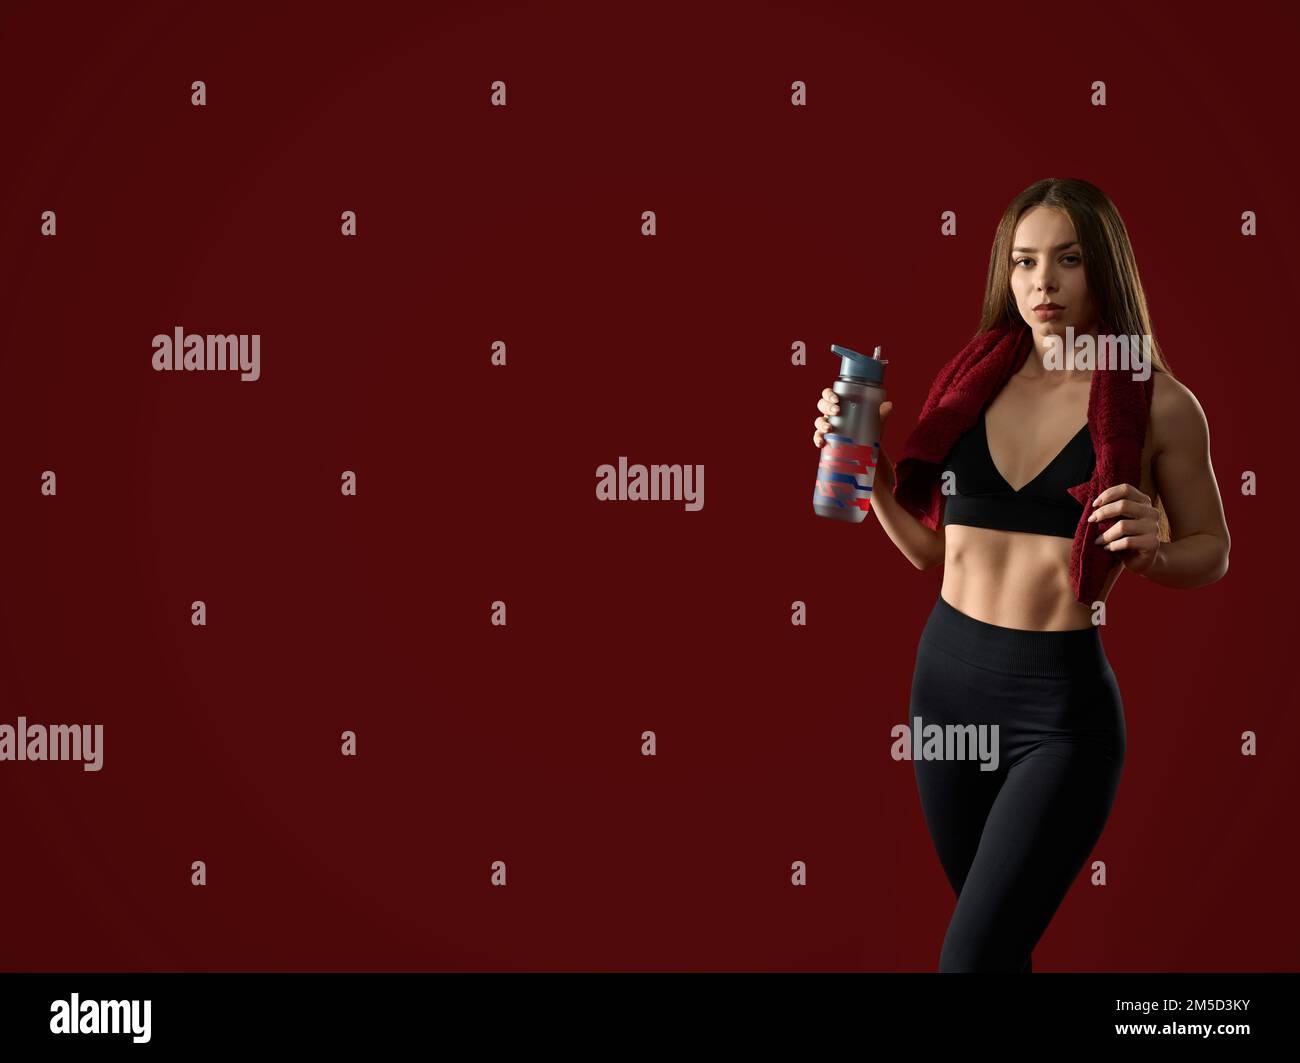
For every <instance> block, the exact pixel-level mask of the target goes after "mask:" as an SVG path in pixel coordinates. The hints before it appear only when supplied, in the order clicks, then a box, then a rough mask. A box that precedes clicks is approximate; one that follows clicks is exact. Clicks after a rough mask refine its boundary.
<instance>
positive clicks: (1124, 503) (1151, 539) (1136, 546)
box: [1088, 484, 1160, 573]
mask: <svg viewBox="0 0 1300 1063" xmlns="http://www.w3.org/2000/svg"><path fill="white" fill-rule="evenodd" d="M1088 519H1089V520H1090V521H1093V522H1096V521H1100V520H1112V519H1113V520H1115V523H1114V524H1112V525H1111V526H1110V527H1109V528H1107V529H1106V530H1105V531H1104V532H1102V534H1101V535H1099V536H1098V537H1097V538H1096V540H1095V542H1097V543H1099V544H1101V545H1102V546H1104V547H1105V549H1107V550H1112V551H1115V552H1116V553H1119V552H1120V551H1123V553H1120V560H1121V561H1123V562H1124V566H1125V567H1126V568H1130V569H1132V570H1133V571H1134V572H1138V573H1142V572H1145V571H1147V569H1149V568H1150V567H1151V566H1152V565H1154V564H1155V563H1156V558H1157V557H1158V556H1159V554H1160V513H1159V511H1158V510H1157V509H1156V507H1155V506H1153V505H1152V504H1151V499H1150V498H1148V497H1147V496H1146V495H1144V494H1143V493H1142V492H1141V491H1139V490H1138V489H1137V488H1136V487H1134V486H1133V485H1132V484H1115V486H1113V487H1108V488H1106V490H1104V491H1102V492H1101V494H1099V495H1098V496H1097V497H1096V499H1095V500H1094V501H1093V505H1092V515H1091V516H1089V517H1088Z"/></svg>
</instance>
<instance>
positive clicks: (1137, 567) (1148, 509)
mask: <svg viewBox="0 0 1300 1063" xmlns="http://www.w3.org/2000/svg"><path fill="white" fill-rule="evenodd" d="M1151 428H1152V453H1151V479H1152V481H1153V482H1154V485H1155V491H1156V493H1157V494H1158V495H1159V496H1160V499H1161V500H1162V502H1163V503H1164V507H1165V514H1166V515H1167V516H1168V518H1169V532H1170V538H1171V540H1172V541H1171V542H1167V543H1166V542H1161V541H1160V539H1159V514H1158V513H1157V511H1156V508H1155V506H1154V505H1153V504H1152V500H1151V499H1150V498H1148V497H1147V496H1146V495H1145V494H1143V493H1142V492H1141V491H1139V490H1138V489H1137V488H1136V487H1134V486H1133V485H1132V484H1116V485H1114V486H1111V487H1108V488H1106V490H1104V491H1102V492H1101V494H1099V495H1098V496H1097V499H1096V502H1095V503H1094V505H1093V514H1092V516H1091V517H1090V518H1089V519H1090V520H1099V519H1102V518H1106V519H1114V520H1115V523H1114V524H1113V525H1112V526H1111V527H1110V528H1108V529H1107V530H1106V532H1105V534H1103V535H1101V536H1100V537H1099V540H1098V541H1100V542H1102V543H1104V544H1105V545H1106V549H1108V550H1116V551H1119V552H1120V559H1121V560H1122V561H1123V562H1124V565H1125V567H1126V568H1130V569H1132V570H1133V571H1135V572H1137V573H1139V574H1140V575H1142V576H1145V577H1146V578H1147V579H1149V580H1153V581H1154V582H1156V583H1163V584H1164V585H1165V586H1166V587H1203V586H1205V584H1207V583H1213V582H1214V581H1215V580H1219V579H1222V578H1223V576H1224V574H1225V573H1226V572H1227V571H1228V551H1229V550H1230V548H1231V545H1232V540H1231V537H1230V536H1229V535H1228V525H1227V522H1226V521H1225V520H1224V517H1223V501H1222V499H1221V498H1220V497H1219V485H1218V482H1217V481H1216V480H1215V478H1214V468H1213V466H1212V465H1211V464H1210V429H1209V425H1208V424H1207V423H1206V420H1205V411H1204V410H1202V409H1201V404H1200V403H1199V402H1198V401H1197V400H1196V396H1195V395H1193V394H1192V393H1191V392H1190V391H1189V390H1188V389H1187V388H1186V387H1184V386H1183V385H1182V384H1181V383H1179V382H1178V381H1177V380H1174V379H1173V378H1172V377H1169V376H1166V375H1165V374H1164V373H1157V374H1156V379H1155V382H1154V391H1153V394H1152V397H1151Z"/></svg>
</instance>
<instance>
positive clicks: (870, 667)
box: [0, 2, 1300, 971]
mask: <svg viewBox="0 0 1300 1063" xmlns="http://www.w3.org/2000/svg"><path fill="white" fill-rule="evenodd" d="M1296 17H1297V16H1296V14H1295V12H1294V9H1293V8H1291V7H1289V6H1287V5H1282V4H1256V3H1238V4H1234V5H1232V7H1231V9H1230V10H1228V9H1225V10H1223V11H1222V12H1220V13H1218V14H1217V15H1214V16H1207V15H1205V14H1200V13H1197V12H1192V11H1189V10H1188V9H1186V8H1185V6H1184V5H1174V4H1168V5H1132V4H1126V3H1098V4H1090V5H1087V6H1086V7H1085V8H1060V9H1054V8H1049V9H1044V10H1034V11H1030V10H1028V9H1026V10H1023V11H1019V12H1016V11H1013V10H1011V9H1006V10H1003V9H1000V8H999V9H996V10H995V9H988V10H985V9H983V8H981V7H979V6H977V5H960V6H954V7H952V8H950V9H949V8H941V9H935V8H932V7H930V6H926V5H914V4H890V5H879V6H876V5H872V6H868V5H863V4H850V3H839V4H834V3H802V2H801V3H794V2H786V3H777V2H755V3H743V4H742V3H734V4H704V5H701V4H664V3H661V2H656V3H654V4H616V5H609V4H597V3H583V4H576V3H574V4H551V3H540V2H535V3H523V2H521V3H510V4H507V3H482V4H438V5H432V4H429V5H425V4H420V5H416V4H410V5H387V4H364V5H348V6H347V7H340V8H338V9H333V8H331V7H329V6H328V5H301V6H299V7H297V8H292V9H291V8H288V7H282V6H281V5H272V4H251V5H247V6H244V7H239V6H234V5H231V4H227V3H222V4H201V5H188V4H187V5H179V4H163V3H158V4H148V5H144V4H128V5H109V6H101V5H91V4H85V5H81V6H73V7H66V6H62V5H59V6H55V5H46V4H43V3H10V4H6V5H5V7H4V9H3V11H2V12H0V100H3V107H4V112H5V117H4V143H5V152H4V154H5V164H4V167H3V177H2V178H0V179H2V180H3V195H2V196H0V225H2V227H3V228H2V231H0V237H2V240H0V248H2V250H3V261H2V268H3V277H2V279H0V283H2V288H0V291H2V292H3V303H4V306H3V315H2V317H0V344H2V346H0V359H2V365H3V381H4V383H3V389H0V397H2V401H3V411H2V414H3V415H2V416H0V433H2V443H3V445H2V446H0V490H2V491H3V497H4V500H5V514H4V521H3V528H4V542H5V558H6V560H7V564H6V566H5V574H4V576H5V579H4V590H3V594H0V615H2V618H3V624H2V626H0V684H2V685H0V697H2V699H3V713H0V723H7V724H10V725H15V724H16V723H17V721H18V718H19V717H20V716H21V717H25V718H26V720H28V721H30V722H32V723H49V724H53V723H69V724H82V723H93V724H102V726H103V747H102V756H103V762H102V766H101V768H100V770H99V771H85V770H83V769H82V765H80V764H75V763H54V762H47V763H35V762H14V761H6V762H3V763H0V800H2V801H3V807H4V858H5V872H6V873H5V874H4V875H3V876H2V877H0V902H2V903H3V907H4V912H5V925H6V932H5V935H4V945H3V947H2V949H0V966H2V967H3V968H4V969H6V970H14V971H20V970H27V971H46V970H84V971H110V970H122V971H133V970H178V971H181V970H263V969H266V970H325V969H329V970H466V971H474V970H529V971H542V970H553V971H568V970H809V971H811V970H841V971H855V970H882V971H931V970H934V969H935V966H936V963H937V960H938V955H939V948H940V944H941V942H942V939H943V934H944V929H945V926H946V924H947V921H948V918H949V916H950V915H951V912H952V907H953V903H954V898H953V895H952V891H951V888H950V887H949V885H948V883H947V881H946V879H945V877H944V874H943V871H942V869H941V866H940V864H939V861H938V858H937V857H936V855H935V852H934V849H933V846H932V843H931V841H930V838H929V836H928V834H927V831H926V826H925V822H924V819H923V816H922V812H921V808H920V804H919V801H918V798H917V792H916V783H915V779H914V775H913V767H912V765H911V764H910V763H909V762H906V761H895V760H893V759H892V758H891V756H890V749H891V746H892V744H893V741H894V740H893V738H892V736H891V729H892V728H893V727H894V726H896V725H898V724H901V723H903V722H905V721H906V714H907V704H908V691H909V686H910V681H911V673H912V667H913V664H914V660H915V651H916V646H917V640H918V637H919V635H920V632H921V629H922V627H923V625H924V622H925V619H926V616H927V614H928V613H929V610H930V608H931V606H932V604H933V603H934V600H935V598H936V596H937V594H938V588H939V584H940V582H941V579H942V569H934V570H930V571H927V572H918V571H917V570H915V569H914V568H913V567H912V566H911V565H910V564H909V563H908V562H907V560H906V559H905V558H904V557H903V556H902V555H901V554H900V553H899V551H898V550H897V549H896V548H894V547H893V545H892V544H891V543H890V542H889V540H888V538H887V537H886V536H885V534H884V533H883V531H882V529H881V528H880V527H879V525H878V524H877V523H876V522H875V521H874V518H871V517H869V518H868V519H867V521H865V522H864V523H863V524H861V525H847V524H839V523H836V522H833V521H828V520H824V519H820V518H818V517H816V516H814V514H813V510H812V504H811V502H812V488H813V483H814V480H815V474H816V466H817V459H818V451H817V450H816V448H815V447H814V445H813V442H812V431H813V424H812V422H813V420H814V419H815V418H816V417H817V412H818V411H817V409H816V400H817V398H818V397H819V395H820V392H821V390H822V388H824V387H826V386H828V385H829V384H830V383H832V382H833V380H834V378H835V374H836V372H837V369H838V364H839V362H838V359H837V358H836V357H835V356H834V355H833V354H832V353H831V352H830V345H831V344H832V343H838V344H842V345H846V346H848V347H851V348H854V349H856V350H866V351H867V352H870V351H871V350H872V349H873V348H874V346H875V345H877V344H879V345H880V346H881V347H882V354H883V355H884V356H885V357H887V358H889V360H890V371H889V372H890V375H889V378H888V380H887V381H886V386H887V389H888V391H889V394H890V397H891V398H892V399H893V400H894V402H895V410H894V414H893V417H892V419H891V421H890V423H889V426H888V427H887V429H886V433H885V441H884V442H885V447H886V449H887V450H889V449H890V448H891V447H892V448H893V449H895V450H896V449H897V448H898V447H899V446H901V442H902V439H903V438H904V435H905V433H906V431H907V429H909V428H910V427H911V425H912V424H914V423H915V419H916V416H917V413H918V411H919V409H920V405H921V402H922V400H923V399H924V396H925V392H926V389H927V387H928V386H929V384H930V382H931V380H932V379H933V377H934V375H935V373H936V372H937V370H938V369H939V367H940V366H941V365H942V364H943V362H944V361H946V360H947V359H948V358H949V357H951V356H952V355H953V354H954V353H956V351H957V350H959V349H960V348H961V347H962V346H963V345H964V343H965V342H966V340H967V339H968V338H969V336H970V335H971V333H972V332H973V331H974V329H975V327H976V326H977V324H978V318H979V310H980V301H981V298H982V294H983V286H984V283H985V275H986V271H987V266H988V254H989V247H990V244H991V241H992V237H993V230H994V227H995V225H996V223H997V220H998V218H999V216H1000V214H1001V212H1002V210H1003V209H1004V208H1005V206H1006V204H1007V203H1008V202H1010V201H1011V199H1012V198H1013V197H1014V196H1015V194H1016V193H1018V192H1019V191H1020V190H1021V189H1023V188H1024V187H1026V186H1027V185H1029V184H1031V183H1033V182H1034V181H1036V180H1038V179H1040V178H1043V177H1049V176H1054V177H1083V178H1086V179H1088V180H1090V181H1092V182H1094V183H1095V184H1097V185H1098V186H1100V187H1101V188H1102V189H1103V190H1104V191H1106V193H1107V194H1108V195H1109V196H1110V197H1111V198H1112V199H1113V200H1114V201H1115V203H1116V205H1117V206H1118V208H1119V210H1120V212H1121V213H1122V215H1123V217H1124V219H1125V222H1126V225H1127V227H1128V229H1129V233H1130V236H1131V238H1132V240H1133V244H1134V248H1135V251H1136V254H1137V259H1138V264H1139V268H1140V271H1141V277H1142V281H1143V285H1144V288H1145V291H1146V294H1147V297H1148V299H1149V302H1150V306H1151V310H1152V314H1153V323H1154V327H1155V330H1156V337H1157V340H1158V342H1159V343H1160V344H1161V347H1162V349H1163V351H1164V352H1165V354H1166V356H1167V358H1168V361H1169V365H1170V367H1171V369H1172V370H1173V372H1174V374H1175V375H1176V376H1177V377H1178V378H1179V379H1180V380H1181V381H1183V382H1184V383H1185V384H1186V385H1187V386H1188V387H1189V388H1190V389H1191V390H1192V391H1193V392H1194V393H1195V395H1196V396H1197V398H1198V400H1199V401H1200V403H1201V405H1202V407H1203V408H1204V410H1205V414H1206V417H1207V420H1208V422H1209V425H1210V431H1211V455H1212V460H1213V464H1214V469H1215V473H1216V476H1217V480H1218V483H1219V487H1220V491H1221V493H1222V497H1223V505H1224V510H1225V514H1226V516H1227V520H1228V525H1229V528H1230V530H1231V534H1232V542H1233V546H1234V548H1235V549H1234V550H1233V553H1232V558H1231V566H1230V570H1229V572H1228V574H1227V575H1226V576H1225V577H1224V578H1223V579H1222V580H1220V581H1218V582H1217V583H1214V584H1212V585H1209V586H1206V587H1202V588H1199V589H1196V590H1175V589H1171V588H1168V587H1164V586H1160V585H1157V584H1154V583H1151V582H1149V581H1147V580H1144V579H1143V578H1142V577H1140V576H1137V575H1134V574H1132V573H1128V572H1125V573H1124V574H1123V575H1121V576H1120V579H1119V583H1118V585H1117V586H1116V588H1115V591H1114V593H1113V594H1112V595H1111V598H1110V601H1109V602H1108V614H1107V625H1106V629H1105V632H1104V636H1103V638H1104V644H1105V646H1106V651H1107V654H1108V656H1109V658H1110V660H1111V663H1112V666H1113V668H1114V670H1115V674H1116V677H1117V679H1118V682H1119V685H1120V688H1121V690H1122V693H1123V700H1124V712H1125V717H1126V721H1127V729H1128V743H1129V745H1128V756H1127V759H1126V762H1125V767H1124V775H1123V778H1122V781H1121V783H1120V787H1119V791H1118V795H1117V797H1116V801H1115V805H1114V808H1113V810H1112V812H1111V815H1110V819H1109V821H1108V823H1107V826H1106V829H1105V831H1104V833H1103V835H1102V837H1101V839H1100V841H1099V842H1098V844H1097V847H1096V849H1095V850H1094V853H1093V857H1092V859H1099V860H1103V861H1104V862H1105V864H1106V868H1107V882H1106V884H1105V886H1104V887H1102V886H1094V885H1092V884H1091V883H1090V881H1089V879H1090V876H1089V874H1088V872H1087V871H1086V870H1085V871H1084V872H1083V873H1081V875H1080V877H1079V879H1078V880H1077V881H1076V882H1075V885H1074V886H1073V888H1072V889H1071V891H1070V893H1069V895H1068V896H1067V897H1066V899H1065V901H1064V903H1063V904H1062V906H1061V908H1060V910H1059V911H1058V913H1057V915H1056V917H1055V919H1054V920H1053V921H1052V924H1051V926H1050V927H1049V928H1048V931H1047V933H1046V935H1045V936H1044V937H1043V939H1042V940H1041V942H1040V943H1039V945H1038V947H1037V949H1036V950H1035V952H1034V969H1035V971H1101V970H1119V971H1152V970H1168V971H1179V970H1224V971H1247V970H1262V971H1277V970H1284V969H1288V968H1293V967H1294V966H1295V958H1296V949H1297V946H1298V945H1300V931H1298V929H1297V915H1296V908H1295V882H1296V876H1297V872H1298V870H1300V869H1298V867H1297V856H1296V848H1295V845H1294V840H1295V833H1294V822H1295V814H1296V811H1297V808H1296V806H1297V800H1296V798H1297V783H1296V777H1297V776H1296V751H1297V742H1298V740H1300V726H1298V725H1297V708H1298V706H1297V679H1296V674H1297V673H1296V671H1295V653H1294V643H1295V638H1296V624H1295V622H1294V618H1293V610H1294V602H1295V600H1296V592H1297V579H1296V575H1295V568H1294V566H1293V565H1292V564H1291V562H1290V559H1289V557H1288V555H1287V554H1286V550H1287V546H1286V542H1287V540H1286V532H1287V529H1288V528H1289V527H1290V526H1292V525H1293V524H1294V523H1295V520H1296V517H1297V506H1296V501H1295V479H1294V478H1295V471H1294V469H1295V461H1294V458H1293V457H1292V454H1291V449H1292V447H1291V444H1290V441H1289V437H1288V435H1287V431H1286V429H1287V426H1288V425H1290V424H1292V423H1293V422H1294V413H1293V407H1294V404H1295V402H1296V396H1297V394H1300V388H1298V384H1300V381H1298V380H1297V369H1296V359H1297V354H1298V353H1300V351H1298V350H1297V345H1296V341H1295V333H1294V332H1293V331H1292V326H1291V320H1290V315H1289V313H1288V310H1289V308H1290V306H1291V304H1292V302H1293V301H1294V293H1295V291H1296V287H1297V283H1300V271H1298V270H1297V266H1296V263H1297V256H1296V236H1297V229H1296V222H1297V208H1296V202H1295V193H1294V184H1295V162H1296V154H1295V148H1294V138H1293V137H1292V136H1291V134H1290V132H1289V131H1290V129H1291V126H1292V122H1293V118H1294V109H1295V104H1296V100H1295V95H1294V90H1293V88H1292V87H1291V86H1290V82H1289V80H1288V78H1287V72H1288V71H1289V70H1290V69H1291V67H1292V66H1293V63H1294V54H1295V52H1294V49H1295V47H1296V44H1297V33H1296V29H1297V24H1296ZM1096 80H1103V81H1105V82H1106V85H1107V102H1106V105H1105V106H1094V105H1093V104H1092V103H1091V102H1090V95H1091V93H1090V86H1091V85H1092V83H1093V82H1094V81H1096ZM195 81H202V82H203V83H204V86H205V89H206V100H205V103H204V105H202V106H196V105H195V104H194V103H193V102H192V86H193V83H194V82H195ZM796 81H801V82H803V83H804V84H805V85H806V87H807V105H806V106H803V107H796V106H792V105H791V86H792V84H793V83H794V82H796ZM494 82H501V83H502V84H503V85H504V87H505V91H506V94H507V95H506V101H507V102H506V105H505V106H493V105H492V104H491V98H492V91H493V90H492V86H493V83H494ZM47 211H52V212H54V215H55V217H56V219H57V231H56V234H55V235H53V236H48V235H45V234H43V232H42V217H43V215H44V213H45V212H47ZM345 211H353V212H355V217H356V235H355V236H347V235H344V233H343V232H342V228H341V225H342V223H341V220H340V219H341V217H342V215H343V212H345ZM645 211H654V212H655V216H656V219H657V232H656V233H655V235H653V236H652V237H648V236H645V235H643V234H642V225H643V212H645ZM945 211H953V212H955V214H956V217H957V226H958V229H957V235H956V236H955V237H953V236H945V235H943V234H942V233H941V215H942V213H943V212H945ZM1244 211H1253V212H1255V214H1256V215H1257V218H1258V233H1257V235H1254V236H1246V235H1243V233H1242V231H1241V229H1242V214H1243V212H1244ZM177 328H180V329H183V330H185V331H186V332H195V333H224V334H250V335H251V334H257V335H258V336H260V376H259V378H258V379H257V380H255V381H254V380H241V379H240V376H239V375H238V374H237V373H235V374H232V373H212V372H158V371H155V370H154V368H153V365H152V359H153V354H154V347H153V343H152V339H153V337H154V336H155V335H159V334H164V335H168V336H170V335H171V334H172V333H173V331H174V330H175V329H177ZM799 343H802V344H804V345H806V349H807V352H808V355H807V364H795V363H794V362H793V361H792V357H791V352H792V350H793V349H794V345H796V344H799ZM498 345H504V350H505V351H506V364H505V365H499V364H493V352H494V350H499V349H500V347H499V346H498ZM620 458H626V460H627V462H628V463H629V464H631V463H645V464H650V463H676V464H681V465H683V466H685V465H688V464H689V465H697V464H698V465H704V466H705V467H706V468H707V481H706V484H705V504H704V505H703V507H702V508H700V509H698V510H694V511H692V510H689V509H688V508H687V507H686V506H685V505H684V504H682V503H680V502H676V503H674V502H665V501H659V502H644V503H640V504H633V503H631V502H627V503H625V504H610V503H607V502H603V501H601V500H599V499H598V498H597V496H596V491H595V485H596V470H597V469H598V468H599V467H600V466H601V465H605V464H611V465H614V466H617V465H618V463H619V460H620ZM47 471H53V472H55V473H56V475H57V493H56V494H54V495H49V494H46V493H43V491H42V478H43V476H44V474H45V473H46V472H47ZM348 471H351V472H352V473H354V474H355V476H356V484H357V489H356V493H355V495H346V494H344V493H343V491H342V490H341V488H340V484H341V482H342V481H341V478H342V476H343V474H344V473H345V472H348ZM1247 473H1253V474H1254V475H1255V477H1257V482H1258V485H1259V486H1258V493H1257V494H1254V495H1249V494H1243V492H1242V482H1243V477H1244V476H1246V474H1247ZM195 602H202V603H204V609H205V617H206V623H204V624H202V625H196V624H195V623H193V622H192V616H193V608H192V607H193V603H195ZM497 602H500V603H504V606H505V610H506V621H507V622H506V623H505V624H504V625H502V624H500V623H494V622H493V616H494V613H493V610H494V603H497ZM795 602H804V603H805V604H806V607H807V611H808V623H807V625H806V626H798V625H795V624H792V623H791V615H792V614H791V609H792V604H793V603H795ZM345 731H352V732H354V734H355V736H356V755H355V756H344V755H342V752H341V748H342V745H341V736H342V735H343V732H345ZM648 731H653V732H654V734H655V737H656V742H657V747H656V754H655V755H654V756H646V755H643V753H642V745H643V742H644V738H643V735H644V734H645V733H646V732H648ZM1246 731H1251V732H1254V733H1255V734H1257V736H1258V755H1256V756H1243V755H1242V749H1241V746H1242V734H1243V732H1246ZM196 861H202V862H203V865H204V867H205V868H206V875H207V878H206V884H205V885H201V886H200V885H195V884H194V883H193V882H192V876H193V866H194V864H195V862H196ZM497 861H501V862H503V865H504V867H505V868H506V869H507V883H506V885H505V886H501V885H498V884H494V883H493V880H492V875H493V866H494V864H495V863H496V862H497ZM796 861H803V862H804V863H805V865H806V867H807V876H808V878H807V885H806V886H804V887H803V888H795V886H794V885H792V882H791V866H792V864H793V863H794V862H796Z"/></svg>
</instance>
